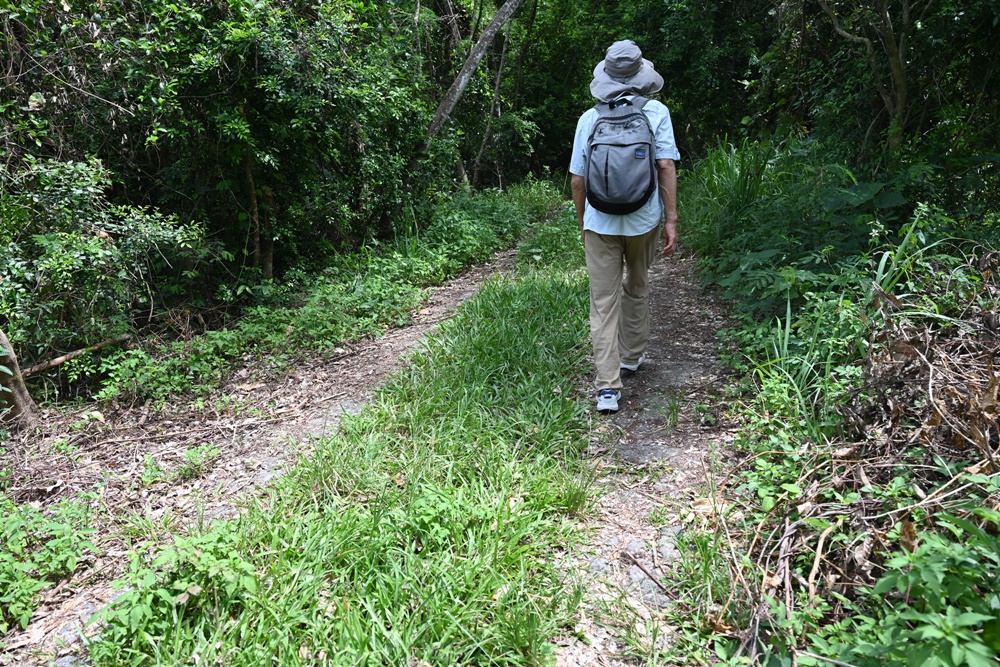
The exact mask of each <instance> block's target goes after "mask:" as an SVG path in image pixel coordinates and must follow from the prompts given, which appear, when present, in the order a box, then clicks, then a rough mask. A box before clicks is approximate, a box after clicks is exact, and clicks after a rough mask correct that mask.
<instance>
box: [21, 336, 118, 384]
mask: <svg viewBox="0 0 1000 667" xmlns="http://www.w3.org/2000/svg"><path fill="white" fill-rule="evenodd" d="M131 339H132V334H124V335H122V336H118V338H112V339H111V340H106V341H103V342H101V343H98V344H97V345H91V346H90V347H85V348H83V349H82V350H75V351H73V352H68V353H66V354H64V355H62V356H61V357H56V358H55V359H50V360H48V361H43V362H42V363H40V364H35V365H34V366H32V367H31V368H28V369H26V370H24V371H22V372H21V377H28V376H29V375H34V374H35V373H41V372H42V371H47V370H49V369H50V368H55V367H56V366H58V365H60V364H64V363H66V362H67V361H70V360H71V359H76V358H77V357H79V356H81V355H84V354H87V353H89V352H100V351H101V350H103V349H104V348H106V347H110V346H111V345H119V344H121V343H124V342H126V341H129V340H131Z"/></svg>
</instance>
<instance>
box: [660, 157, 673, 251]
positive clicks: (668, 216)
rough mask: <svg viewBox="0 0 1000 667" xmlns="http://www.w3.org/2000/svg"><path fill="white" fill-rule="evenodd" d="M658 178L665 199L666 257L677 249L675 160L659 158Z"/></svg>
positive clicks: (664, 248)
mask: <svg viewBox="0 0 1000 667" xmlns="http://www.w3.org/2000/svg"><path fill="white" fill-rule="evenodd" d="M656 168H657V180H658V182H659V190H660V199H661V201H663V218H664V225H663V249H662V250H661V251H660V255H661V256H663V257H666V256H667V255H669V254H671V253H673V251H674V250H676V249H677V168H676V167H675V166H674V161H673V160H657V161H656Z"/></svg>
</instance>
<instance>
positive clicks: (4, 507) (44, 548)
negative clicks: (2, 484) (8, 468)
mask: <svg viewBox="0 0 1000 667" xmlns="http://www.w3.org/2000/svg"><path fill="white" fill-rule="evenodd" d="M88 514H89V510H88V508H87V506H86V505H85V504H81V503H78V502H75V501H69V502H63V503H61V504H60V505H58V506H57V507H55V508H54V509H53V510H52V511H50V512H47V513H43V512H41V511H40V510H38V509H37V508H36V507H33V506H31V505H15V504H14V503H12V502H10V501H9V500H8V499H7V498H6V497H5V496H0V533H2V534H3V545H4V548H3V550H2V551H0V633H6V632H7V629H8V628H10V627H12V626H14V625H19V626H20V627H22V628H25V627H27V626H28V621H29V620H31V616H32V614H34V612H35V607H36V603H37V597H38V594H39V593H40V592H41V591H43V590H45V589H46V588H48V587H49V586H51V585H52V583H53V582H54V581H58V580H60V579H62V578H63V577H65V576H66V575H68V574H71V573H72V572H73V571H74V570H76V566H77V562H78V561H79V560H80V557H81V556H82V555H83V554H84V553H86V552H87V551H94V546H93V545H92V544H91V543H90V542H89V541H88V536H89V535H90V534H91V533H93V529H91V528H89V527H88V525H87V518H88Z"/></svg>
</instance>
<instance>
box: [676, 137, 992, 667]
mask: <svg viewBox="0 0 1000 667" xmlns="http://www.w3.org/2000/svg"><path fill="white" fill-rule="evenodd" d="M823 155H824V152H823V151H822V150H821V149H820V147H818V146H816V145H815V144H811V143H810V142H808V141H802V140H790V141H788V142H786V143H753V142H745V143H744V144H743V145H741V146H719V147H718V148H716V149H714V150H713V151H712V152H711V153H710V155H709V156H708V157H707V158H706V159H705V160H704V161H702V162H700V163H699V164H698V165H696V167H695V168H694V169H693V170H691V171H690V172H687V173H686V174H685V180H684V181H683V183H682V185H683V188H682V189H683V191H684V193H685V196H684V197H682V198H681V205H682V209H683V211H682V219H686V220H688V221H689V222H690V225H691V227H690V229H689V231H688V234H687V236H686V238H687V240H688V242H689V243H690V244H691V246H692V247H693V248H694V250H695V251H696V253H697V254H698V255H699V266H700V271H701V274H702V276H703V278H704V279H705V281H706V282H707V283H708V284H709V285H715V286H716V287H717V288H718V289H720V290H721V291H723V292H724V293H725V295H726V296H727V297H729V298H730V299H733V307H734V316H735V317H736V318H737V319H738V322H739V324H738V325H737V326H735V327H733V328H732V329H730V330H728V331H726V332H724V335H723V340H722V344H723V346H724V349H725V350H727V353H726V354H727V358H728V361H727V363H728V364H729V365H730V366H731V367H733V368H734V369H736V370H738V371H741V372H742V373H743V376H744V380H743V392H742V398H741V399H739V400H737V401H735V402H734V403H733V404H732V405H731V407H730V410H731V412H732V413H733V414H735V415H738V417H739V419H740V422H741V427H740V430H739V434H738V436H737V439H736V441H735V443H734V451H733V452H732V453H731V460H730V461H728V462H727V461H726V460H720V461H719V463H718V464H717V466H716V467H715V469H714V470H713V474H712V476H711V478H710V480H709V481H708V488H709V491H710V494H711V496H712V497H713V498H714V502H715V503H716V510H717V514H716V516H717V519H716V520H715V521H712V522H708V523H707V524H703V525H702V526H701V528H700V529H698V531H697V532H698V534H699V535H696V536H693V537H692V539H695V541H699V540H700V542H704V543H705V544H706V545H709V546H710V548H705V549H699V550H697V551H696V552H694V553H690V554H688V555H687V556H686V557H685V558H684V559H683V560H682V565H681V566H679V567H678V570H677V572H676V584H677V590H688V591H691V593H690V594H689V595H688V596H687V598H686V599H685V601H684V603H683V604H682V605H681V608H680V609H681V611H682V612H690V611H691V610H692V609H694V610H696V612H697V613H695V614H693V615H692V614H689V613H682V614H678V615H677V616H676V617H675V618H674V619H673V620H674V622H676V623H678V624H679V625H680V626H681V628H682V629H683V630H684V632H683V633H682V636H683V637H685V638H686V639H684V640H683V641H681V642H680V644H679V645H678V646H677V647H675V648H676V649H677V653H676V654H675V655H677V656H682V655H684V656H685V657H684V658H681V657H677V658H676V660H677V664H690V663H689V662H686V660H691V659H694V660H696V661H698V662H700V663H702V664H707V663H713V662H719V661H721V662H722V663H724V664H732V665H739V664H760V665H768V666H769V667H778V666H784V665H815V666H818V665H829V664H840V665H856V666H858V667H862V666H872V667H874V666H876V665H880V666H885V665H892V666H895V665H899V666H901V667H902V666H904V665H906V666H922V667H935V666H941V667H946V666H947V667H958V666H959V665H969V666H970V667H990V666H995V665H996V664H997V663H996V658H997V655H998V654H1000V584H998V582H1000V538H998V532H1000V468H998V465H997V457H998V451H997V444H998V427H997V423H998V408H997V391H998V387H1000V380H998V379H997V375H996V370H995V369H994V366H993V359H994V357H995V355H996V352H997V345H998V344H1000V343H998V341H997V338H996V333H997V319H996V318H997V315H996V313H997V309H998V298H1000V284H998V282H997V281H998V276H997V271H998V268H1000V262H998V259H1000V255H998V254H997V252H996V250H994V248H995V247H996V246H995V245H994V243H995V241H996V239H995V232H994V231H993V230H994V226H995V224H996V213H992V214H986V215H985V216H982V215H978V216H975V215H957V214H956V213H955V211H960V210H961V208H960V207H959V206H955V205H954V202H952V203H951V205H950V209H951V210H952V211H953V212H952V214H951V215H949V213H948V212H946V209H945V206H948V205H949V204H948V202H947V201H943V200H944V199H945V198H944V197H941V196H940V192H938V196H936V197H935V196H934V194H933V191H934V188H933V186H932V183H933V182H934V176H933V174H932V173H931V171H932V170H931V168H930V167H927V166H925V167H919V166H918V167H911V168H909V169H908V170H904V171H903V172H902V173H901V174H897V175H895V176H894V177H886V178H884V179H883V180H881V181H879V182H859V181H858V180H857V179H856V178H855V177H854V176H853V174H852V173H851V172H850V171H848V170H847V169H845V168H844V167H841V166H838V164H836V163H827V162H825V161H824V158H823ZM991 216H992V217H991ZM720 573H721V574H720ZM706 644H707V646H706ZM692 656H694V657H693V658H692Z"/></svg>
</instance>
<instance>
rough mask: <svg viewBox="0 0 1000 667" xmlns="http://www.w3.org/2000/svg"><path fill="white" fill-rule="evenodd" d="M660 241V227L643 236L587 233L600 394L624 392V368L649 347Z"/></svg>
mask: <svg viewBox="0 0 1000 667" xmlns="http://www.w3.org/2000/svg"><path fill="white" fill-rule="evenodd" d="M659 239H660V229H659V227H657V228H656V229H654V230H652V231H650V232H648V233H646V234H643V235H642V236H605V235H603V234H598V233H596V232H592V231H587V234H586V240H585V243H584V245H585V247H586V249H587V274H588V275H589V276H590V340H591V343H592V344H593V346H594V362H595V364H596V365H597V380H596V385H597V390H598V391H600V390H601V389H621V386H622V381H621V370H620V367H619V363H620V362H625V363H628V364H634V363H635V362H637V361H638V360H639V357H640V356H641V355H642V354H643V353H644V352H645V351H646V346H647V345H648V344H649V279H648V274H649V267H650V265H652V263H653V258H654V257H656V248H657V245H658V241H659ZM623 268H627V273H624V280H623Z"/></svg>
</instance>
